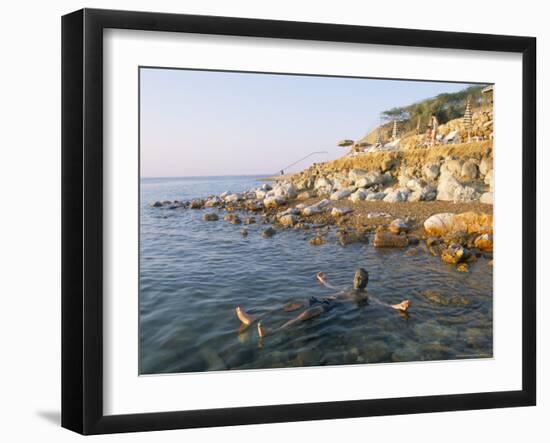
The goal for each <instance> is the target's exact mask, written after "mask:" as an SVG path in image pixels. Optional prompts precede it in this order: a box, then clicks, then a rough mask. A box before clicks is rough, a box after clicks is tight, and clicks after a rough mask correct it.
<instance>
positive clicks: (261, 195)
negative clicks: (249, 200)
mask: <svg viewBox="0 0 550 443" xmlns="http://www.w3.org/2000/svg"><path fill="white" fill-rule="evenodd" d="M266 194H267V192H265V191H264V190H262V189H259V190H257V191H256V198H257V199H259V200H263V199H264V198H265V196H266Z"/></svg>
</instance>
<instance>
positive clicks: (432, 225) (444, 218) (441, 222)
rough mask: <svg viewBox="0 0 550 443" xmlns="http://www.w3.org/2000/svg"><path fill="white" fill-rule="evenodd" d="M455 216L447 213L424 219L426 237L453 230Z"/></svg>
mask: <svg viewBox="0 0 550 443" xmlns="http://www.w3.org/2000/svg"><path fill="white" fill-rule="evenodd" d="M454 219H455V215H454V214H451V213H449V212H444V213H441V214H435V215H432V216H431V217H429V218H428V219H426V221H425V222H424V229H425V231H426V232H427V233H428V235H443V234H445V233H447V232H449V231H450V230H452V229H453V225H454Z"/></svg>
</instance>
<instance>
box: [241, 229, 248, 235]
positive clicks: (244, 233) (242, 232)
mask: <svg viewBox="0 0 550 443" xmlns="http://www.w3.org/2000/svg"><path fill="white" fill-rule="evenodd" d="M241 235H242V236H243V237H247V236H248V230H247V229H241Z"/></svg>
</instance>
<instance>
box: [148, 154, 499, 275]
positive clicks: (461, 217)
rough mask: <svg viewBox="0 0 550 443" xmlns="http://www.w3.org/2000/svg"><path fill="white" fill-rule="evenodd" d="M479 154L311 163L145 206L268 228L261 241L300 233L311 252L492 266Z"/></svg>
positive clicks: (484, 167)
mask: <svg viewBox="0 0 550 443" xmlns="http://www.w3.org/2000/svg"><path fill="white" fill-rule="evenodd" d="M470 148H471V147H470ZM482 149H483V155H470V156H468V157H467V158H464V157H456V156H454V157H452V156H451V157H447V158H442V159H440V161H439V162H436V161H433V162H431V163H426V164H424V165H422V166H421V167H420V168H418V167H414V166H413V165H412V162H410V161H407V157H401V158H400V159H397V160H396V156H392V157H389V158H390V160H391V159H393V160H391V161H390V162H389V163H385V164H386V166H387V168H386V167H384V168H380V167H379V168H376V169H375V168H371V169H370V170H366V169H359V168H348V169H344V168H338V169H335V167H334V165H331V164H330V163H328V164H321V165H314V166H312V167H311V168H309V169H307V170H305V171H302V172H301V173H298V174H295V175H293V176H290V177H287V178H285V179H282V180H276V181H274V182H272V183H271V184H269V183H263V184H261V185H259V186H258V187H256V188H253V189H250V190H248V191H245V192H241V193H232V192H229V191H227V192H224V193H222V194H220V195H212V196H208V197H206V198H200V199H194V200H191V201H164V202H160V201H159V202H154V203H153V204H152V206H153V207H154V208H159V209H172V210H174V209H186V210H187V209H188V210H202V211H204V214H203V220H204V221H205V222H218V221H220V219H221V218H223V220H224V221H225V222H228V223H231V224H234V225H249V224H254V223H260V224H264V225H269V226H266V228H265V229H262V231H261V233H262V236H263V237H272V236H274V235H276V234H277V232H278V231H280V230H283V229H300V230H304V231H306V232H308V236H307V238H308V240H309V242H310V244H311V245H312V246H313V247H315V246H321V245H323V244H325V243H327V241H331V239H332V238H333V237H335V238H336V241H337V242H338V243H340V244H341V245H342V246H345V245H347V244H350V243H372V245H373V247H375V248H407V249H408V251H407V252H406V253H407V254H414V253H417V252H418V251H419V250H420V248H423V249H424V250H425V251H427V252H429V253H431V254H432V255H434V256H438V257H440V258H441V260H442V261H443V262H445V263H448V264H451V265H454V266H456V269H457V271H459V272H467V271H468V267H469V266H470V265H471V264H472V263H474V262H475V261H476V260H477V259H479V258H487V259H488V260H490V262H489V263H490V264H492V250H493V217H492V205H491V204H489V203H488V202H487V200H488V198H486V197H484V196H486V195H487V194H488V193H490V194H491V202H492V184H493V182H492V157H491V156H490V155H491V152H490V150H487V149H485V148H484V147H482ZM468 152H469V153H470V154H471V153H472V150H471V149H470V150H469V151H468ZM368 155H369V156H371V157H372V156H373V155H374V154H368ZM387 159H388V157H387V156H382V160H384V161H385V160H387ZM369 160H370V161H372V158H370V159H369ZM382 169H386V170H382ZM451 197H452V198H451ZM220 213H221V214H220ZM222 214H223V217H222V216H221V215H222ZM329 233H335V236H329ZM241 234H242V235H243V236H247V235H248V230H247V229H246V228H243V227H241Z"/></svg>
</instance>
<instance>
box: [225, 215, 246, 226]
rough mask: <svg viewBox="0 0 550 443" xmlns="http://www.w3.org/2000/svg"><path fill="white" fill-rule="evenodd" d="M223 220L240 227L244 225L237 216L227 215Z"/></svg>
mask: <svg viewBox="0 0 550 443" xmlns="http://www.w3.org/2000/svg"><path fill="white" fill-rule="evenodd" d="M223 219H224V220H225V221H228V222H229V223H231V224H234V225H240V224H241V223H242V221H241V219H240V217H239V216H238V215H237V214H227V215H226V216H225V217H224V218H223Z"/></svg>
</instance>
